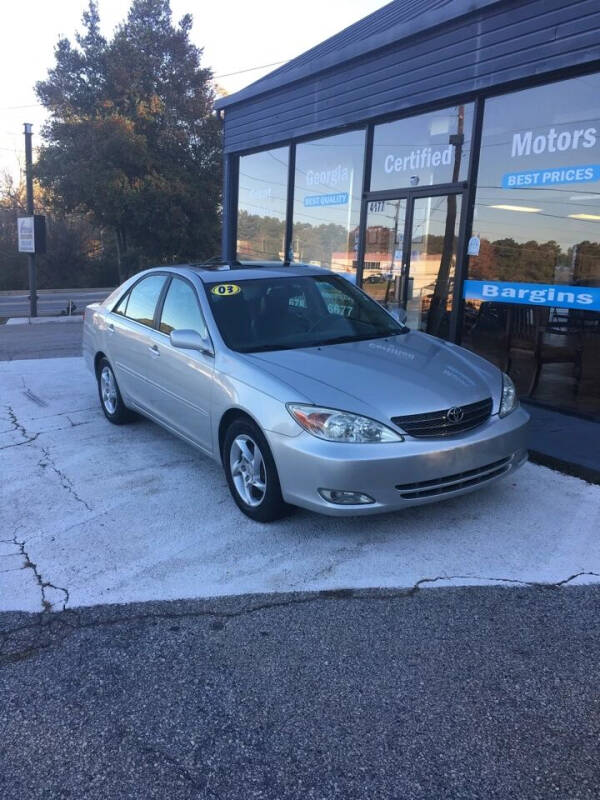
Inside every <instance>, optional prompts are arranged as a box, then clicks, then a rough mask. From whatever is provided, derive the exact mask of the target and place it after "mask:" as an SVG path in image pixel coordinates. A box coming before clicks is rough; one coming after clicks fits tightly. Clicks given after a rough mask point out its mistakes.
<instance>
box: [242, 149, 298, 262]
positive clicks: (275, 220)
mask: <svg viewBox="0 0 600 800" xmlns="http://www.w3.org/2000/svg"><path fill="white" fill-rule="evenodd" d="M288 163H289V149H288V148H287V147H280V148H278V149H276V150H265V151H263V152H262V153H253V154H252V155H249V156H242V157H241V158H240V179H239V195H238V219H237V257H238V259H240V260H242V261H283V260H284V248H285V214H286V204H287V183H288Z"/></svg>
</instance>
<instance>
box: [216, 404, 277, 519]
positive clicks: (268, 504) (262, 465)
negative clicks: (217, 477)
mask: <svg viewBox="0 0 600 800" xmlns="http://www.w3.org/2000/svg"><path fill="white" fill-rule="evenodd" d="M257 451H258V458H257V457H256V453H257ZM236 467H237V469H236ZM223 468H224V469H225V476H226V477H227V483H228V485H229V491H230V492H231V496H232V497H233V499H234V500H235V502H236V504H237V506H238V508H239V509H240V511H242V512H243V513H244V514H245V515H246V516H247V517H250V519H253V520H255V521H256V522H274V521H275V520H277V519H281V518H282V517H285V516H287V514H289V513H290V512H291V510H292V506H290V505H288V504H287V503H285V502H284V500H283V497H282V496H281V486H280V484H279V476H278V475H277V468H276V466H275V461H274V460H273V455H272V453H271V449H270V448H269V445H268V443H267V440H266V439H265V437H264V435H263V433H262V431H261V430H260V429H259V428H258V427H257V426H256V425H254V423H252V422H250V421H249V420H245V419H244V420H242V419H238V420H235V422H232V423H231V425H230V426H229V428H228V429H227V431H226V433H225V440H224V442H223Z"/></svg>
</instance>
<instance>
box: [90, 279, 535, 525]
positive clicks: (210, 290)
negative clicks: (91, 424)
mask: <svg viewBox="0 0 600 800" xmlns="http://www.w3.org/2000/svg"><path fill="white" fill-rule="evenodd" d="M84 355H85V357H86V361H87V363H88V366H89V367H90V369H91V370H92V372H93V374H94V375H95V377H96V380H97V382H98V389H99V396H100V403H101V406H102V410H103V411H104V414H105V415H106V417H107V419H108V420H109V421H110V422H112V423H115V424H117V425H120V424H123V423H125V422H127V421H129V420H130V419H132V417H133V416H135V413H136V412H137V413H139V414H143V415H144V416H146V417H148V418H149V419H151V420H154V421H155V422H157V423H159V424H160V425H162V426H163V427H165V428H167V429H168V430H169V431H172V432H173V433H174V434H176V435H177V436H180V437H181V438H182V439H185V440H186V441H187V442H189V443H190V444H192V445H193V446H195V447H196V448H198V449H199V450H201V451H202V452H203V453H206V454H207V455H209V456H211V457H212V458H214V459H215V460H217V461H219V462H220V463H222V465H223V467H224V470H225V475H226V477H227V482H228V484H229V488H230V490H231V494H232V496H233V499H234V500H235V502H236V503H237V505H238V506H239V508H240V509H241V510H242V511H243V512H244V513H245V514H247V515H248V516H249V517H251V518H252V519H255V520H258V521H261V522H268V521H270V520H274V519H277V518H279V517H281V516H282V515H284V514H285V513H286V512H288V511H289V509H290V508H291V507H293V506H302V507H303V508H308V509H311V510H313V511H319V512H321V513H324V514H332V515H356V514H373V513H377V512H382V511H393V510H397V509H401V508H405V507H407V506H412V505H421V504H424V503H430V502H432V501H436V500H442V499H444V498H446V497H455V496H457V495H461V494H464V493H466V492H471V491H473V490H474V489H478V488H481V487H483V486H486V485H488V484H490V483H491V482H492V481H495V480H497V479H499V478H501V477H503V476H506V475H507V474H509V473H511V472H513V471H514V470H515V469H517V468H518V467H520V466H521V465H522V464H523V463H524V462H525V460H526V458H527V452H526V449H525V441H526V435H525V434H526V425H527V421H528V415H527V414H526V412H525V411H524V410H523V409H522V408H520V406H519V403H518V400H517V397H516V393H515V388H514V386H513V384H512V381H511V380H510V378H509V377H508V376H507V375H503V374H502V373H501V372H500V371H499V370H498V369H497V368H496V367H494V366H493V365H492V364H490V363H489V362H487V361H485V360H484V359H482V358H479V357H478V356H476V355H474V354H473V353H471V352H468V351H467V350H464V349H462V348H461V347H458V346H457V345H454V344H450V343H448V342H444V341H441V340H439V339H435V338H433V337H431V336H428V335H427V334H424V333H420V332H417V331H412V330H409V329H408V328H407V327H406V326H405V325H404V324H403V323H402V322H400V321H399V320H397V319H396V318H395V317H394V316H392V315H391V314H389V313H388V312H387V311H386V310H385V309H384V308H382V307H381V306H380V305H379V304H378V303H376V302H375V301H374V300H372V299H371V298H370V297H369V296H368V295H367V294H365V293H364V292H362V291H361V290H360V289H358V288H357V287H356V286H354V285H353V284H352V283H350V282H349V281H347V280H345V279H344V278H343V277H341V276H339V275H336V274H335V273H333V272H329V271H328V270H323V269H319V268H316V267H307V266H302V265H299V266H298V265H296V266H289V267H288V266H277V265H275V266H274V265H264V266H260V265H241V264H237V263H234V264H231V265H229V266H227V265H222V266H218V265H205V266H201V265H182V266H177V267H168V268H166V267H165V268H157V269H151V270H147V271H145V272H142V273H140V274H138V275H136V276H134V277H132V278H130V279H129V280H128V281H126V282H125V283H124V284H123V285H122V286H120V287H119V288H118V289H117V290H116V291H115V292H113V294H111V295H110V297H108V298H107V299H106V300H105V301H104V302H103V303H99V304H98V303H95V304H92V305H90V306H88V307H87V309H86V313H85V323H84Z"/></svg>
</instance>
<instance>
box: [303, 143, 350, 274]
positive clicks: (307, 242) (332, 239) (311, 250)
mask: <svg viewBox="0 0 600 800" xmlns="http://www.w3.org/2000/svg"><path fill="white" fill-rule="evenodd" d="M364 149H365V131H364V130H358V131H349V132H348V133H342V134H339V135H336V136H328V137H326V138H324V139H317V140H315V141H312V142H304V143H302V144H299V145H298V146H297V148H296V171H295V181H294V225H293V235H292V249H293V257H294V260H295V261H302V262H304V263H307V264H314V265H316V266H320V267H328V268H329V269H332V270H334V271H335V272H342V273H348V274H354V273H355V272H356V265H357V251H358V225H359V218H360V201H361V195H362V176H363V161H364Z"/></svg>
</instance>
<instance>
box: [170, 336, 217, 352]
mask: <svg viewBox="0 0 600 800" xmlns="http://www.w3.org/2000/svg"><path fill="white" fill-rule="evenodd" d="M169 339H170V341H171V344H172V345H173V347H178V348H181V349H182V350H198V351H199V352H200V353H204V354H205V355H207V356H214V354H215V351H214V349H213V346H212V342H211V341H210V339H209V338H208V337H205V336H202V335H201V334H199V333H198V331H192V330H184V329H182V330H178V331H171V333H170V334H169Z"/></svg>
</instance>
